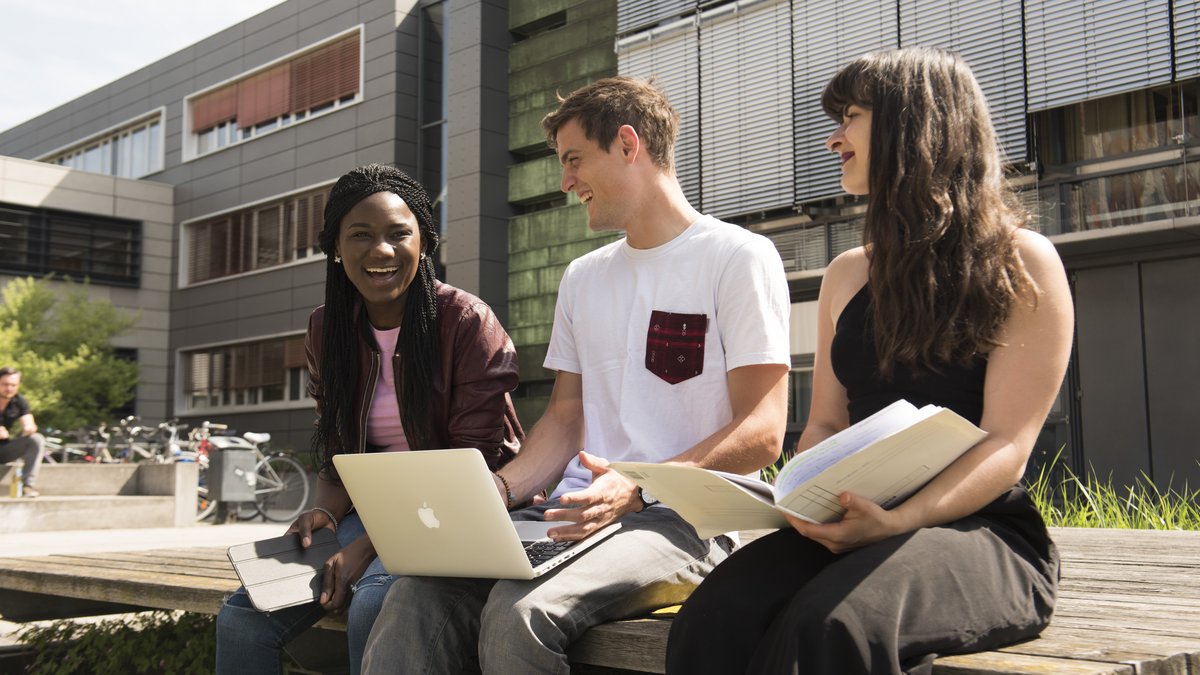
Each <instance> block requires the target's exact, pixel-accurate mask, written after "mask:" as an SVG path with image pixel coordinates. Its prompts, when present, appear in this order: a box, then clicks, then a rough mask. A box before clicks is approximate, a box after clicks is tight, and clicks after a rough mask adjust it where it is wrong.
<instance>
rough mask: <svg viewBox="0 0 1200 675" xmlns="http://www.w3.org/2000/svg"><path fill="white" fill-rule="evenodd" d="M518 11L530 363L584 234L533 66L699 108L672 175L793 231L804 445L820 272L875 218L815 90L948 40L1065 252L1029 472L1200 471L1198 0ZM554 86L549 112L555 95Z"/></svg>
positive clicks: (787, 234) (915, 0) (797, 384)
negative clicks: (610, 81)
mask: <svg viewBox="0 0 1200 675" xmlns="http://www.w3.org/2000/svg"><path fill="white" fill-rule="evenodd" d="M514 4H520V5H521V6H523V7H526V10H525V11H524V12H523V13H522V14H521V15H520V16H519V17H518V16H517V15H516V13H515V12H510V28H512V29H513V30H514V32H517V33H519V34H528V33H532V32H533V31H531V30H530V29H529V28H528V27H531V26H532V27H534V28H540V29H541V32H537V33H535V34H533V35H532V36H531V37H528V38H527V39H526V40H524V41H522V42H519V43H517V44H516V45H514V47H513V52H512V54H513V59H512V66H511V68H512V74H511V79H510V87H511V90H512V91H513V94H512V97H511V98H510V117H511V119H512V120H513V122H514V125H515V124H516V123H517V122H518V120H519V121H520V124H521V130H517V129H514V130H513V131H512V133H511V134H510V149H512V150H513V152H514V153H515V154H517V159H524V160H525V161H521V162H519V163H518V164H516V165H515V166H514V168H513V171H512V174H511V175H512V179H511V181H510V194H512V195H513V201H514V203H515V204H516V205H517V208H519V209H522V210H525V211H526V212H527V213H526V214H522V215H518V216H516V217H514V219H513V220H512V221H511V227H510V250H511V251H512V252H513V254H512V256H511V257H510V266H511V267H510V279H511V281H510V294H511V299H510V301H511V302H512V306H513V307H514V308H516V307H522V309H523V310H524V307H523V305H522V303H525V302H529V303H530V305H531V306H530V307H529V309H528V311H521V312H519V313H514V314H513V316H512V317H511V319H510V321H511V322H512V325H513V326H514V327H515V329H516V330H517V331H518V333H517V334H519V335H520V337H521V340H520V341H518V345H519V348H520V349H521V350H522V353H523V356H522V360H523V362H524V361H525V358H526V357H527V356H528V357H529V358H531V359H534V360H537V359H539V358H540V354H539V349H544V344H545V342H546V341H547V340H548V328H549V321H550V319H551V316H552V314H551V307H552V302H551V299H552V297H553V293H552V291H553V288H554V286H555V284H556V282H557V277H558V276H559V275H560V273H561V270H560V267H559V259H557V258H555V253H556V252H558V251H560V250H564V251H565V250H570V251H571V252H575V253H576V254H578V253H577V252H576V251H575V249H576V248H579V247H586V246H585V243H586V242H579V237H580V236H581V235H576V239H573V240H567V239H561V237H565V236H566V235H565V234H564V233H566V232H580V231H581V228H582V226H581V224H580V223H579V222H578V221H579V219H580V218H581V216H579V215H578V207H576V206H571V205H567V204H565V202H563V201H562V199H561V195H560V193H559V192H558V190H557V186H558V174H557V170H556V169H557V167H556V166H554V164H553V162H554V160H553V157H547V156H544V155H543V156H540V157H539V156H538V155H537V151H536V150H533V151H530V150H528V149H529V148H534V145H533V144H532V142H533V140H534V139H533V138H530V134H534V133H536V132H535V127H534V122H535V119H534V118H535V117H536V115H533V114H528V113H525V112H524V111H525V109H526V108H527V107H528V101H527V100H526V99H524V98H521V97H519V96H518V95H517V94H516V91H517V90H518V89H527V88H529V85H528V84H526V82H525V80H526V79H537V78H527V75H526V73H527V72H530V71H531V70H532V68H531V67H530V66H528V65H527V64H528V63H529V62H531V61H539V62H540V63H541V64H542V65H540V66H537V67H538V68H541V69H542V70H543V71H545V73H546V74H547V75H550V74H551V73H553V74H554V75H557V78H545V77H543V78H542V79H543V80H546V79H549V80H550V81H549V82H547V84H546V86H545V87H544V91H550V90H551V88H552V86H551V82H563V83H570V84H573V82H572V79H571V78H572V76H582V75H583V74H584V73H586V74H587V76H588V77H599V76H603V75H610V74H617V73H620V74H628V75H636V76H642V77H654V78H655V79H656V81H657V82H658V83H659V85H660V86H661V87H662V88H663V89H664V90H665V91H666V92H667V94H668V95H669V97H670V98H671V100H672V101H673V102H674V104H675V106H676V108H677V109H678V110H679V112H680V115H681V117H682V120H681V122H682V125H681V132H680V139H679V144H678V147H677V152H676V165H677V173H678V174H679V177H680V182H681V183H682V184H683V186H684V190H685V192H686V193H687V194H688V197H689V198H690V199H691V200H692V202H693V204H695V205H697V206H698V207H699V208H700V209H701V210H703V211H705V212H707V213H711V214H713V215H715V216H718V217H721V218H723V219H726V220H730V221H733V222H736V223H739V224H741V225H743V226H745V227H748V228H750V229H752V230H755V231H759V232H762V233H763V234H765V235H766V236H768V237H770V238H771V239H772V240H773V241H774V242H775V244H776V246H777V247H778V249H779V251H780V255H781V256H782V257H783V259H784V263H785V266H786V268H787V270H788V274H789V280H790V283H791V287H792V296H793V301H794V304H793V307H792V327H793V337H792V341H793V348H792V351H793V373H792V388H791V394H792V396H791V406H790V407H791V417H790V420H789V438H795V437H796V436H797V435H798V434H799V432H800V430H802V429H803V425H804V420H805V415H806V412H807V403H808V396H809V392H810V386H811V385H810V382H811V367H812V350H813V332H814V328H813V326H814V324H813V321H812V319H813V313H814V311H815V307H814V305H815V298H816V293H817V290H818V287H819V284H820V279H821V274H822V270H823V269H824V267H825V265H826V264H827V263H828V261H829V260H831V259H832V258H833V257H834V256H836V255H837V254H838V253H840V252H841V251H844V250H846V249H847V248H850V247H852V246H856V245H858V244H859V243H860V242H861V234H862V233H861V216H862V213H863V210H864V208H865V206H864V203H863V201H862V200H858V199H854V198H851V197H849V196H847V195H844V194H841V190H840V186H839V175H840V172H839V167H838V163H837V161H836V160H835V158H834V157H833V155H832V154H831V153H829V152H827V151H826V150H825V148H824V145H823V141H824V139H825V138H826V136H827V135H828V134H829V133H830V132H831V131H832V129H833V123H832V122H831V121H830V120H829V119H828V118H826V117H825V115H824V113H823V112H822V111H821V109H820V106H819V101H818V99H819V96H820V92H821V90H822V88H823V87H824V85H825V83H826V82H827V81H828V80H829V78H830V77H831V76H832V75H833V74H834V73H835V72H836V71H837V69H838V68H839V67H840V66H841V65H843V64H845V63H847V62H849V61H850V60H851V59H853V58H854V57H856V56H858V55H860V54H862V53H864V52H867V51H870V50H873V49H883V48H890V47H898V46H913V45H926V46H938V47H945V48H949V49H953V50H955V51H957V52H959V53H960V54H962V56H963V57H964V58H965V59H966V60H967V61H968V63H970V64H971V65H972V67H973V68H974V70H975V72H976V74H977V75H978V77H979V79H980V82H981V84H982V86H983V88H984V91H985V93H986V94H987V95H988V98H989V101H990V104H991V108H992V116H993V120H994V122H995V125H996V128H997V130H998V132H999V135H1000V138H1001V142H1002V145H1003V149H1004V151H1005V153H1006V154H1007V159H1008V160H1009V162H1010V163H1011V169H1012V181H1013V183H1014V185H1015V186H1016V187H1017V188H1018V189H1019V190H1020V194H1021V196H1022V198H1023V200H1024V202H1025V204H1026V205H1027V206H1028V207H1029V208H1030V209H1031V210H1032V211H1033V212H1035V214H1036V215H1037V219H1036V221H1035V224H1034V226H1035V227H1037V228H1038V229H1040V230H1041V231H1042V232H1043V233H1045V234H1047V235H1049V236H1050V238H1051V240H1052V241H1054V243H1055V244H1056V246H1057V247H1058V250H1059V252H1060V254H1061V255H1062V257H1063V259H1064V261H1065V262H1066V264H1067V267H1068V271H1069V273H1070V278H1071V283H1072V287H1073V290H1074V294H1075V300H1076V311H1077V323H1078V328H1077V336H1076V348H1075V353H1074V355H1073V359H1072V364H1071V369H1070V373H1069V376H1068V379H1067V381H1066V383H1065V384H1064V386H1063V389H1062V394H1061V395H1060V397H1059V400H1058V402H1057V404H1056V406H1055V409H1054V411H1053V412H1052V415H1051V418H1050V420H1049V421H1048V423H1047V425H1046V428H1045V431H1044V433H1043V437H1042V439H1041V441H1040V442H1039V448H1038V453H1037V457H1036V458H1035V465H1037V464H1040V463H1041V462H1045V461H1048V460H1049V459H1052V458H1053V457H1054V456H1055V455H1056V454H1057V453H1058V452H1059V450H1062V452H1063V461H1065V462H1066V463H1067V464H1068V465H1070V466H1071V467H1072V468H1074V469H1076V470H1077V471H1086V470H1088V469H1089V468H1091V469H1094V470H1095V471H1096V472H1097V474H1098V475H1100V476H1101V477H1104V476H1110V475H1111V476H1112V478H1113V479H1114V481H1115V482H1117V483H1128V482H1130V481H1132V480H1134V479H1136V478H1137V477H1139V476H1141V475H1143V474H1144V475H1146V476H1150V477H1152V478H1153V479H1154V481H1155V482H1156V483H1157V484H1159V485H1160V486H1165V485H1167V484H1168V483H1171V482H1172V481H1173V485H1174V486H1175V487H1182V486H1183V484H1184V482H1185V481H1186V482H1187V483H1188V484H1189V485H1191V486H1192V487H1193V488H1194V487H1195V486H1196V485H1198V484H1200V463H1198V462H1197V457H1198V456H1200V453H1198V452H1197V451H1196V444H1195V441H1194V439H1195V438H1196V437H1197V436H1198V434H1200V422H1198V421H1197V419H1198V418H1197V416H1196V415H1195V414H1194V413H1193V412H1192V411H1193V410H1194V409H1195V408H1197V406H1198V405H1200V390H1198V389H1197V387H1196V385H1195V384H1194V383H1195V382H1197V381H1200V350H1197V348H1196V345H1197V344H1200V318H1198V317H1200V299H1198V297H1200V296H1198V294H1197V291H1200V239H1198V237H1200V135H1198V129H1197V127H1198V123H1200V118H1198V117H1197V111H1198V109H1200V103H1198V102H1200V80H1198V78H1200V51H1198V50H1200V25H1198V17H1200V8H1198V7H1197V5H1196V3H1194V2H1191V1H1190V0H1188V1H1185V0H1155V1H1151V2H1141V1H1136V2H1135V1H1133V0H1116V1H1106V2H1096V1H1089V0H997V1H996V2H987V3H977V2H968V1H965V0H899V1H898V2H879V1H878V0H848V1H847V0H836V1H835V0H804V1H803V2H800V1H799V0H791V1H788V0H740V1H736V2H710V1H703V0H700V1H698V0H616V3H615V4H616V7H615V12H614V13H613V14H604V15H602V16H593V15H592V14H591V12H592V11H594V10H595V7H594V5H593V4H592V3H569V2H550V1H546V2H538V3H514ZM532 8H536V10H537V11H534V9H532ZM608 29H611V30H612V37H611V39H612V44H613V46H614V48H613V50H612V51H611V52H608V51H607V50H599V49H597V48H595V47H593V42H594V41H595V38H594V37H593V35H594V34H595V33H596V32H598V31H603V30H608ZM605 39H607V38H602V39H600V40H599V41H600V42H604V41H605ZM535 45H536V46H535ZM564 45H573V46H574V47H573V49H572V48H570V47H566V46H564ZM605 46H606V45H605ZM563 50H569V51H565V52H564V51H563ZM525 51H529V52H531V54H529V55H528V56H526V55H525V54H524V52H525ZM601 51H604V56H608V57H609V58H608V60H607V61H606V60H605V59H604V58H601V54H600V52H601ZM518 55H520V56H521V57H522V58H521V59H520V60H518V58H517V57H518ZM612 57H615V63H613V60H614V59H613V58H612ZM564 88H569V87H564ZM538 95H540V96H542V99H541V100H543V101H544V104H543V110H545V109H548V108H549V107H552V103H553V100H552V99H550V100H546V99H547V97H546V96H544V95H542V94H541V92H539V94H538ZM522 153H528V154H522ZM565 247H573V248H565ZM529 265H533V270H532V271H530V270H529V269H527V267H528V266H529ZM531 343H532V344H531ZM529 365H530V366H531V367H529V368H528V369H527V370H526V371H523V375H524V376H525V377H524V378H523V385H522V386H523V388H525V390H526V391H527V392H529V393H530V394H532V395H534V396H545V395H546V393H547V389H546V387H547V386H548V383H549V381H550V380H549V379H548V378H549V374H545V373H539V372H538V371H537V370H536V368H534V367H532V366H533V364H532V363H531V364H529ZM539 376H540V377H539ZM531 407H533V406H531Z"/></svg>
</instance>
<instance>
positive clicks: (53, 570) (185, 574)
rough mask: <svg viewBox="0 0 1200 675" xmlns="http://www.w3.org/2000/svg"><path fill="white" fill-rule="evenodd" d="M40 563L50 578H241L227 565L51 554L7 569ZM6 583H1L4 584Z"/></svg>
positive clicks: (16, 562)
mask: <svg viewBox="0 0 1200 675" xmlns="http://www.w3.org/2000/svg"><path fill="white" fill-rule="evenodd" d="M28 565H35V566H38V567H39V568H40V569H41V571H42V573H43V574H44V575H46V576H47V577H50V576H55V575H57V576H61V577H65V578H68V579H69V578H73V577H79V576H83V577H89V578H107V579H121V578H125V577H126V576H128V575H130V574H133V573H139V574H143V575H157V576H162V577H164V578H169V577H181V579H180V583H181V584H186V583H188V579H189V578H194V577H203V578H211V579H237V574H235V573H234V571H233V568H231V567H229V566H228V565H226V568H225V569H209V568H191V567H187V566H184V565H145V564H139V563H127V562H121V563H115V562H109V563H97V564H82V563H80V562H79V561H77V560H73V559H71V558H70V557H66V556H48V557H44V558H7V559H6V563H5V565H4V568H5V569H7V568H10V567H22V566H28ZM2 583H3V582H0V584H2Z"/></svg>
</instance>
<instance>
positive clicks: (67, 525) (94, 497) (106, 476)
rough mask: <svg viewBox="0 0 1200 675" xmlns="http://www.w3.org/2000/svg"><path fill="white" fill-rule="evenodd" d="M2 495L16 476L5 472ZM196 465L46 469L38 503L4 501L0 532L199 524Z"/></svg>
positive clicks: (41, 477)
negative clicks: (197, 515)
mask: <svg viewBox="0 0 1200 675" xmlns="http://www.w3.org/2000/svg"><path fill="white" fill-rule="evenodd" d="M2 469H3V473H0V495H7V494H8V487H9V483H10V481H11V480H12V476H14V475H15V472H14V471H13V469H12V467H2ZM198 482H199V469H198V468H197V466H196V464H194V463H190V462H179V463H175V464H102V465H91V464H79V465H73V464H65V465H64V464H48V465H44V466H43V467H42V469H41V472H40V473H39V475H38V483H37V487H38V491H39V492H40V493H41V495H42V496H41V497H38V498H36V499H28V498H19V499H10V498H7V497H3V498H0V533H5V534H12V533H17V532H38V531H52V530H78V529H82V528H88V529H118V528H142V527H187V526H191V525H193V524H194V523H195V519H196V486H197V483H198Z"/></svg>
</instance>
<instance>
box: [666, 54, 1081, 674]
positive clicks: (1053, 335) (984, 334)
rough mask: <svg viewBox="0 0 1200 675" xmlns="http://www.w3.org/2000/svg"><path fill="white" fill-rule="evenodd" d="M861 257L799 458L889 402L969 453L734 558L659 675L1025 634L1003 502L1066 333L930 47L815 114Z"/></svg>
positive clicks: (1021, 538)
mask: <svg viewBox="0 0 1200 675" xmlns="http://www.w3.org/2000/svg"><path fill="white" fill-rule="evenodd" d="M821 103H822V106H823V107H824V108H825V111H826V112H827V113H828V114H829V115H830V117H832V118H833V119H834V121H835V122H836V123H837V124H838V127H837V129H836V130H835V131H834V132H833V135H831V136H830V137H829V139H828V140H827V141H826V146H827V147H828V148H829V149H830V150H831V151H833V152H835V153H837V154H838V157H839V159H840V160H841V163H842V186H843V188H844V189H845V190H846V192H848V193H850V194H856V195H866V196H867V212H866V224H865V231H864V246H862V247H859V248H856V249H853V250H850V251H847V252H845V253H843V254H841V255H840V256H838V257H837V258H836V259H835V260H834V261H833V262H832V263H830V265H829V267H828V269H827V270H826V273H825V277H824V280H823V282H822V285H821V293H820V297H819V300H818V325H817V352H816V354H815V357H814V366H813V368H814V373H813V398H812V409H811V412H810V414H809V418H808V424H807V425H806V427H805V429H804V432H803V434H802V435H801V437H800V440H799V442H798V444H797V447H796V450H797V452H803V451H805V450H807V449H808V448H811V447H812V446H813V445H815V444H817V443H818V442H820V441H821V440H823V439H825V438H828V437H829V436H831V435H833V434H834V433H836V432H838V431H840V430H842V429H845V428H846V427H848V426H849V425H851V424H853V423H855V422H857V421H859V420H862V419H864V418H865V417H867V416H869V415H871V414H872V413H874V412H876V411H878V410H880V409H882V408H883V407H885V406H887V405H888V404H890V403H892V402H894V401H896V400H898V399H907V400H909V401H910V402H912V403H913V404H915V405H917V406H918V407H919V406H922V405H925V404H927V403H933V404H937V405H941V406H944V407H948V408H951V409H953V410H955V411H956V412H958V413H959V414H960V415H962V416H963V417H966V418H967V419H969V420H972V421H973V422H975V423H976V424H978V425H979V426H980V427H981V428H983V429H984V430H985V431H987V432H988V436H987V437H986V438H985V439H984V440H983V441H981V442H979V443H978V444H977V445H976V446H974V447H973V448H971V449H970V450H969V451H967V453H966V454H964V455H963V456H962V457H961V458H960V459H958V460H957V461H956V462H955V463H954V464H952V465H951V466H949V467H948V468H947V469H946V470H945V471H943V472H942V473H941V474H940V475H939V476H938V477H936V478H935V479H934V480H933V481H931V482H930V483H928V484H927V485H926V486H925V487H924V488H922V489H921V490H919V491H918V492H917V493H916V494H914V495H913V496H912V497H911V498H909V499H908V500H907V501H905V502H904V503H902V504H900V505H899V506H896V507H894V508H892V509H890V510H885V509H883V508H880V507H879V506H877V505H875V504H874V503H873V502H871V501H869V500H865V499H862V498H860V497H858V496H855V495H853V494H850V493H844V494H842V495H839V500H840V502H841V504H842V506H844V507H845V508H846V514H845V516H844V517H843V518H842V520H840V521H839V522H835V523H829V524H824V525H817V524H813V523H808V522H804V521H800V520H798V519H791V522H792V525H793V527H792V528H789V529H785V530H780V531H778V532H775V533H773V534H770V535H767V536H765V537H763V538H761V539H759V540H756V541H754V542H752V543H750V544H748V545H747V546H746V547H745V548H744V549H742V550H739V551H737V552H735V553H734V554H733V555H732V556H731V557H730V558H729V559H728V560H727V561H725V562H724V563H722V564H721V565H719V566H718V567H717V569H716V570H715V571H714V572H713V573H712V575H710V576H709V578H708V579H706V580H705V581H704V583H703V584H701V586H700V587H699V588H698V589H697V591H696V592H695V593H694V594H693V595H692V597H691V598H690V599H689V600H688V601H687V603H686V604H685V605H684V607H683V609H682V611H681V612H680V615H679V617H678V618H677V619H676V620H675V622H674V624H673V626H672V629H671V636H670V645H669V648H668V657H667V671H668V672H669V673H688V674H689V675H691V674H695V673H744V672H749V673H811V674H833V673H836V674H838V675H852V674H855V673H901V672H905V673H928V672H930V671H931V669H932V663H933V660H934V658H935V657H936V656H937V655H939V654H948V653H958V652H970V651H981V650H988V649H992V648H994V647H998V646H1000V645H1003V644H1006V643H1009V642H1013V641H1015V640H1019V639H1023V638H1027V637H1031V636H1034V635H1036V634H1037V633H1038V632H1039V631H1041V630H1042V628H1044V627H1045V625H1046V623H1047V622H1048V621H1049V619H1050V614H1051V612H1052V610H1053V606H1054V599H1055V593H1056V585H1057V578H1058V556H1057V553H1056V551H1055V548H1054V544H1053V542H1052V541H1051V540H1050V537H1049V535H1048V534H1047V531H1046V528H1045V526H1044V524H1043V522H1042V519H1041V517H1040V515H1039V514H1038V512H1037V510H1036V508H1035V507H1034V505H1033V503H1032V502H1031V500H1030V498H1029V496H1028V495H1027V494H1026V493H1025V491H1024V490H1023V489H1022V488H1021V487H1019V485H1018V482H1019V481H1020V479H1021V477H1022V476H1023V474H1024V471H1025V464H1026V462H1027V460H1028V458H1029V455H1030V452H1031V451H1032V449H1033V445H1034V441H1035V440H1036V438H1037V435H1038V432H1039V431H1040V430H1041V427H1042V424H1043V422H1044V421H1045V419H1046V415H1047V413H1048V412H1049V410H1050V406H1051V404H1052V403H1053V401H1054V398H1055V396H1056V394H1057V393H1058V389H1059V386H1060V384H1061V383H1062V378H1063V374H1064V372H1065V371H1066V366H1067V359H1068V356H1069V352H1070V345H1071V334H1072V324H1073V314H1072V308H1071V298H1070V293H1069V290H1068V286H1067V280H1066V275H1065V273H1064V270H1063V266H1062V262H1061V261H1060V260H1059V258H1058V255H1057V254H1056V253H1055V251H1054V248H1053V246H1052V245H1051V244H1050V243H1049V242H1048V241H1047V240H1046V239H1045V238H1043V237H1042V236H1040V235H1038V234H1035V233H1034V232H1032V231H1030V230H1028V229H1025V227H1024V226H1025V224H1026V221H1027V219H1028V217H1027V215H1026V214H1025V213H1024V212H1023V211H1022V210H1021V208H1020V207H1019V206H1018V205H1017V204H1016V202H1015V200H1013V199H1012V196H1011V195H1010V190H1009V188H1008V186H1007V184H1006V182H1005V179H1004V177H1003V174H1002V161H1001V157H1000V153H999V150H998V146H997V144H996V138H995V133H994V131H993V129H992V125H991V122H990V120H989V117H988V109H987V104H986V102H985V100H984V97H983V94H982V93H981V92H980V89H979V85H978V84H977V83H976V81H975V78H974V76H973V75H972V74H971V71H970V70H969V69H968V68H967V66H966V64H965V63H963V61H962V60H961V59H959V58H958V57H957V56H955V55H953V54H951V53H949V52H945V51H942V50H936V49H922V48H914V49H901V50H892V51H885V52H878V53H873V54H868V55H866V56H863V57H861V58H859V59H857V60H855V61H854V62H853V63H851V64H849V65H848V66H846V67H845V68H844V69H842V70H841V72H839V73H838V74H837V75H836V76H835V77H834V78H833V80H832V81H831V82H830V83H829V84H828V86H827V87H826V88H825V91H824V93H823V95H822V97H821Z"/></svg>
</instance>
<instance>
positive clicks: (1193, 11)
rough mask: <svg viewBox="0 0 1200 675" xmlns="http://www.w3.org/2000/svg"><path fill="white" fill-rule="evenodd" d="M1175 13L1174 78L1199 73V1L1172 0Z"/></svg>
mask: <svg viewBox="0 0 1200 675" xmlns="http://www.w3.org/2000/svg"><path fill="white" fill-rule="evenodd" d="M1172 5H1173V7H1174V14H1175V79H1176V80H1186V79H1188V78H1191V77H1196V76H1198V75H1200V3H1197V2H1196V0H1172Z"/></svg>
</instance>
